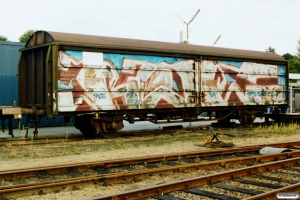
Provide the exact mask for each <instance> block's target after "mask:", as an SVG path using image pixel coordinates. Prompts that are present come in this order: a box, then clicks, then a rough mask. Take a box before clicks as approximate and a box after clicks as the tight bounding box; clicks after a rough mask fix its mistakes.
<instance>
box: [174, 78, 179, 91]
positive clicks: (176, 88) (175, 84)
mask: <svg viewBox="0 0 300 200" xmlns="http://www.w3.org/2000/svg"><path fill="white" fill-rule="evenodd" d="M173 88H174V90H176V91H177V92H179V89H178V86H177V83H176V81H175V80H173Z"/></svg>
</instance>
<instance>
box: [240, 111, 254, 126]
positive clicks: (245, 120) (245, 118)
mask: <svg viewBox="0 0 300 200" xmlns="http://www.w3.org/2000/svg"><path fill="white" fill-rule="evenodd" d="M238 119H239V121H240V123H241V124H242V126H244V127H252V124H253V122H254V120H255V119H256V115H255V114H254V112H252V111H241V112H240V113H239V118H238Z"/></svg>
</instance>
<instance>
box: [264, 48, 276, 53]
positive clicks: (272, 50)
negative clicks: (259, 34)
mask: <svg viewBox="0 0 300 200" xmlns="http://www.w3.org/2000/svg"><path fill="white" fill-rule="evenodd" d="M266 52H271V53H276V52H275V48H272V47H268V49H266Z"/></svg>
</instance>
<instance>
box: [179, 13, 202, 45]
mask: <svg viewBox="0 0 300 200" xmlns="http://www.w3.org/2000/svg"><path fill="white" fill-rule="evenodd" d="M199 12H200V9H198V10H197V12H196V13H195V15H194V16H193V18H192V19H191V20H190V21H189V22H188V23H186V22H185V21H183V20H182V19H180V17H179V16H178V15H177V14H176V16H177V17H178V18H179V19H180V21H182V22H183V23H184V24H186V42H187V43H189V24H190V23H191V22H192V21H193V20H194V19H195V17H196V16H197V15H198V13H199Z"/></svg>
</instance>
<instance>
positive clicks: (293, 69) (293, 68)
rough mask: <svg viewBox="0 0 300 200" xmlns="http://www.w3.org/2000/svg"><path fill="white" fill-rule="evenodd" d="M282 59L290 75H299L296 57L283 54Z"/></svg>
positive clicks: (299, 70)
mask: <svg viewBox="0 0 300 200" xmlns="http://www.w3.org/2000/svg"><path fill="white" fill-rule="evenodd" d="M282 57H284V58H285V59H286V60H287V61H288V63H289V65H288V68H289V72H290V73H296V74H299V73H300V58H299V57H297V56H293V55H291V54H289V53H286V54H283V55H282Z"/></svg>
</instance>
